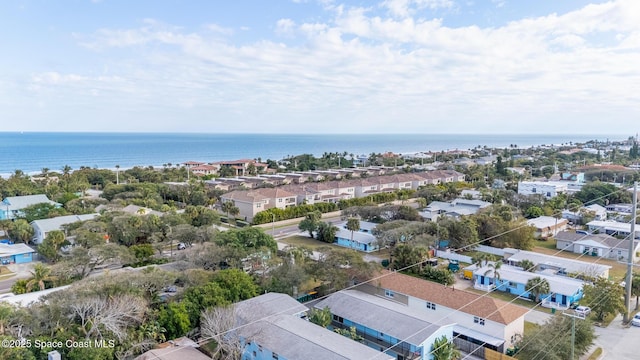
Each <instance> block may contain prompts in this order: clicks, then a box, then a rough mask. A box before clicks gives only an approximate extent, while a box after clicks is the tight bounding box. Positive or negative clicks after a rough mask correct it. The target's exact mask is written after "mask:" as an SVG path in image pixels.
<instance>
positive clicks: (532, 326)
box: [524, 321, 540, 336]
mask: <svg viewBox="0 0 640 360" xmlns="http://www.w3.org/2000/svg"><path fill="white" fill-rule="evenodd" d="M539 327H540V325H538V324H536V323H532V322H528V321H525V322H524V336H528V335H531V333H532V332H533V331H534V330H536V329H537V328H539Z"/></svg>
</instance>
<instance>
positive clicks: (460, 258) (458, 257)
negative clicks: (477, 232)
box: [436, 250, 473, 264]
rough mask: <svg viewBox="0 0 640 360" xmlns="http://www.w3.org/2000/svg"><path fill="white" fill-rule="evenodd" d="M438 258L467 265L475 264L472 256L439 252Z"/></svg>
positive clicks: (437, 253)
mask: <svg viewBox="0 0 640 360" xmlns="http://www.w3.org/2000/svg"><path fill="white" fill-rule="evenodd" d="M436 256H437V257H439V258H443V259H449V260H458V261H461V262H464V263H467V264H473V261H472V260H471V257H470V256H466V255H460V254H456V253H452V252H446V251H441V250H437V251H436Z"/></svg>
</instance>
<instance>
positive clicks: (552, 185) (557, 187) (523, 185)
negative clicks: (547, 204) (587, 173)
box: [518, 181, 569, 199]
mask: <svg viewBox="0 0 640 360" xmlns="http://www.w3.org/2000/svg"><path fill="white" fill-rule="evenodd" d="M568 190H569V188H568V186H567V184H566V183H560V182H551V181H520V182H518V194H521V195H527V196H528V195H542V196H544V197H545V199H551V198H554V197H556V196H558V195H559V194H563V193H566V192H568Z"/></svg>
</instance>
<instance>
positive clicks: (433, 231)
mask: <svg viewBox="0 0 640 360" xmlns="http://www.w3.org/2000/svg"><path fill="white" fill-rule="evenodd" d="M496 152H498V153H499V152H500V151H499V150H496ZM515 155H517V154H515V153H514V156H515ZM468 156H469V158H468V159H480V160H478V161H475V160H474V161H472V163H465V164H466V165H465V166H462V162H461V161H457V162H456V161H453V160H454V159H455V158H451V159H449V160H448V162H447V160H446V158H444V159H443V160H444V161H443V162H442V163H441V165H439V166H438V167H437V168H435V169H431V170H424V169H421V167H422V166H420V167H411V166H408V167H402V168H400V167H395V166H390V165H388V162H389V161H391V160H393V161H394V162H396V161H397V159H398V158H400V157H398V156H395V157H394V154H392V153H388V154H385V155H384V156H380V159H381V160H380V163H377V164H376V163H375V161H371V162H372V163H373V164H370V165H369V166H366V167H365V166H362V167H350V168H327V169H313V170H297V169H295V168H291V166H293V165H295V164H296V163H297V162H298V161H300V162H302V161H303V159H295V158H293V159H290V160H288V161H286V162H282V163H281V164H282V165H278V166H276V167H275V168H270V166H271V165H273V162H272V161H271V162H260V161H257V160H232V161H222V162H211V163H205V162H197V161H189V162H185V163H184V164H182V165H183V166H182V167H180V168H169V167H165V168H163V169H162V170H155V169H146V170H136V171H138V172H137V173H136V172H132V173H131V174H136V176H140V179H142V178H151V177H153V176H155V177H158V176H161V177H162V179H158V180H157V181H155V182H145V181H140V180H138V181H133V180H131V179H130V178H129V177H127V176H131V175H127V171H128V170H124V171H119V172H118V174H117V178H115V182H110V183H107V184H105V185H104V186H103V187H102V188H100V186H98V185H95V187H96V189H92V190H91V192H88V191H84V190H82V188H81V187H80V188H78V189H77V190H78V191H68V192H67V191H66V190H64V188H59V189H60V190H59V193H58V194H57V195H56V194H53V195H52V196H51V199H55V200H56V201H53V200H50V197H49V196H47V195H44V194H39V195H38V194H35V195H26V196H20V195H17V196H7V197H5V198H4V200H3V204H5V205H8V210H7V209H5V212H4V214H5V217H7V219H4V222H2V226H3V235H4V236H2V238H3V239H1V241H0V258H1V259H2V265H3V266H4V269H3V272H2V273H0V276H5V277H6V280H4V281H7V283H8V285H7V287H6V288H5V291H4V294H3V295H0V306H4V305H2V304H7V305H6V306H9V307H10V308H9V309H10V310H8V311H12V312H15V314H16V315H15V316H16V317H13V318H12V320H11V321H12V322H11V323H10V325H9V329H17V328H19V327H22V328H24V327H25V326H28V327H30V328H31V329H33V330H32V331H40V330H38V329H36V328H35V327H34V325H33V324H32V323H26V322H25V320H24V319H23V318H20V317H18V316H17V315H18V314H19V311H21V310H20V309H23V308H28V309H43V308H46V307H47V306H51V304H57V305H56V306H60V309H61V310H60V311H61V313H64V314H66V315H65V316H66V317H65V320H64V322H66V323H67V324H68V325H67V326H72V327H73V326H76V327H78V326H79V327H80V328H82V327H83V326H86V325H82V324H77V323H76V319H77V315H73V314H76V312H77V311H78V307H76V306H69V305H70V304H66V305H63V302H64V300H65V299H66V298H68V297H69V296H71V297H73V298H75V299H77V300H76V301H78V302H80V303H83V304H89V303H91V302H95V301H98V299H99V297H96V296H97V295H92V294H93V293H92V292H86V290H87V289H89V288H92V287H95V290H91V291H97V292H99V293H109V291H110V290H109V287H110V286H117V287H122V288H125V289H130V290H127V291H130V292H131V294H132V295H131V297H127V296H129V295H126V294H128V293H127V292H126V291H125V292H124V293H122V294H120V295H117V297H116V298H117V299H119V300H114V301H116V302H110V303H108V304H105V305H104V306H106V307H105V309H111V308H112V307H113V309H114V310H116V313H121V314H126V313H127V312H128V311H131V317H130V318H128V320H122V322H121V324H122V325H121V327H115V328H113V329H112V330H109V331H111V332H110V334H114V336H115V334H119V335H118V336H121V337H122V339H125V338H126V339H128V340H119V342H118V344H119V345H118V346H117V347H116V348H117V349H119V350H118V351H122V352H123V353H126V355H125V357H126V358H136V359H155V358H158V359H172V358H174V357H175V356H179V357H182V358H186V357H189V358H198V357H200V355H204V356H205V357H206V358H210V357H211V356H213V357H214V358H223V357H224V356H227V355H229V356H231V355H230V354H235V355H233V356H234V357H237V358H242V359H276V358H278V359H307V358H309V357H314V356H316V357H317V356H320V357H321V358H327V359H333V358H335V359H356V358H361V357H363V356H365V357H366V358H385V359H439V356H440V355H438V354H439V353H440V351H441V349H442V351H444V350H445V349H446V350H447V351H453V352H454V353H459V354H461V356H464V357H468V358H471V359H476V358H477V359H483V358H487V359H493V358H495V356H504V357H505V359H507V358H509V356H515V358H516V359H528V358H527V357H526V355H522V354H526V351H525V350H523V348H525V349H526V344H527V342H528V341H529V340H528V339H530V337H531V333H530V331H532V330H530V329H531V328H532V327H534V328H535V329H543V328H544V327H545V326H547V324H548V323H549V322H552V321H560V320H557V319H558V318H557V316H558V315H559V314H561V313H565V314H574V313H575V310H574V308H576V307H578V306H581V308H582V307H585V306H586V307H588V308H589V309H590V310H589V311H591V312H592V314H591V315H588V317H589V318H590V319H591V320H590V321H593V322H597V323H601V322H604V321H606V319H607V318H608V317H611V316H613V317H614V318H615V316H616V315H618V314H620V313H623V310H624V308H623V307H620V308H619V309H618V310H616V311H614V312H613V313H610V312H609V313H607V312H606V311H607V310H601V309H600V308H599V307H598V304H597V300H595V299H596V298H595V296H597V295H594V294H596V293H595V292H596V291H606V292H609V293H612V294H617V293H619V294H620V296H617V295H616V296H614V299H618V300H622V299H623V296H622V294H623V287H622V286H620V284H621V283H625V281H626V279H625V277H624V275H625V273H624V270H623V268H624V264H623V263H624V262H628V261H631V262H632V263H636V262H637V261H638V260H639V259H638V254H640V249H639V246H640V241H639V240H638V237H636V238H635V239H630V238H631V224H630V223H629V222H625V219H627V218H629V217H631V216H632V214H633V209H632V207H631V208H630V207H629V204H630V200H631V198H632V196H631V195H632V193H631V192H630V191H629V190H628V187H625V186H622V185H621V184H620V185H619V184H615V183H611V182H606V183H603V182H601V181H599V180H589V176H588V175H587V174H588V171H587V172H586V173H585V172H576V171H557V172H552V173H550V176H549V179H555V180H549V181H546V180H545V179H539V180H535V181H534V180H531V181H529V182H528V183H527V182H526V180H525V177H526V176H531V174H535V172H533V171H529V172H526V173H518V172H512V171H511V172H506V170H505V172H504V173H502V174H501V173H499V172H498V170H499V169H498V162H497V157H492V156H489V155H486V154H485V152H484V151H482V152H478V153H477V154H475V155H474V153H473V152H472V153H469V154H468ZM473 156H476V158H474V157H473ZM501 158H502V156H501ZM402 159H403V161H405V158H402ZM409 159H410V158H409ZM415 160H416V161H420V162H423V161H424V159H423V158H420V157H417V158H415ZM345 161H346V160H345ZM385 161H386V162H385ZM407 161H408V160H407ZM527 161H529V160H527ZM276 164H278V163H276ZM287 164H288V165H287ZM363 165H364V164H363ZM209 167H210V168H209ZM477 167H481V168H480V170H482V171H481V172H476V171H477V170H478V169H477ZM268 169H270V170H269V171H267V170H268ZM554 170H555V169H554ZM97 171H99V170H94V169H82V170H78V171H77V172H70V173H69V175H68V176H67V177H65V176H58V177H57V178H58V180H57V181H58V182H60V184H62V185H63V186H66V185H65V181H68V182H70V183H71V181H72V179H73V178H72V177H78V179H80V180H74V181H88V180H86V179H89V177H88V176H89V174H91V173H92V172H97ZM100 171H101V170H100ZM545 171H547V170H545ZM487 173H488V174H492V177H493V179H492V178H484V176H486V175H481V174H487ZM106 174H107V173H106V172H105V175H106ZM540 175H542V172H541V173H540ZM111 176H113V174H112V173H111ZM38 179H40V177H38ZM82 179H85V180H82ZM120 179H123V180H122V183H118V182H120ZM124 179H126V180H124ZM493 180H496V181H498V180H500V181H503V186H502V185H501V186H497V187H496V186H495V184H496V181H493ZM3 181H5V180H3ZM11 181H13V182H17V181H20V184H21V186H24V187H32V188H33V189H38V186H40V185H38V184H40V183H35V182H33V181H32V180H31V179H30V178H29V177H28V176H25V177H23V178H21V179H20V180H18V179H12V180H11ZM37 181H42V180H37ZM112 181H113V179H112ZM536 181H538V182H537V183H536ZM550 181H555V182H556V184H555V185H553V186H556V188H555V190H554V191H551V190H549V191H548V193H547V191H546V190H545V191H544V192H545V193H541V191H542V190H543V189H545V186H549V185H550V184H549V182H550ZM533 183H535V184H536V185H535V189H534V188H533V187H531V186H532V185H531V184H533ZM3 184H4V183H2V182H0V189H1V185H3ZM559 184H560V185H562V184H564V185H566V188H562V189H561V186H560V185H559ZM568 184H573V185H568ZM577 184H579V186H578V185H577ZM564 185H562V186H564ZM514 186H517V187H518V189H516V188H514ZM520 186H521V187H522V191H520V188H519V187H520ZM67 188H69V189H71V184H69V185H68V186H67ZM592 189H597V191H598V193H602V192H603V191H609V192H610V194H611V195H608V196H610V197H611V199H614V200H612V201H619V202H617V203H607V204H606V206H605V205H601V204H604V202H601V203H600V202H597V201H599V200H600V199H599V198H598V197H597V196H594V195H593V193H596V191H595V190H594V191H593V193H592ZM614 195H615V198H614V197H613V196H614ZM58 201H60V202H58ZM625 217H627V218H625ZM27 220H29V221H27ZM639 231H640V230H636V233H637V234H638V235H639V236H640V232H639ZM630 242H631V243H632V245H630ZM630 246H632V248H631V249H632V250H631V254H632V255H631V257H629V249H630ZM5 271H6V275H3V274H4V273H5ZM634 279H635V278H634ZM639 279H640V277H639ZM639 281H640V280H639ZM141 286H142V287H141ZM103 287H104V288H103ZM601 288H602V289H606V290H601ZM136 289H137V290H136ZM140 289H146V290H144V291H142V292H140ZM67 294H71V295H67ZM203 294H206V295H203ZM634 294H635V293H634ZM118 301H121V303H119V302H118ZM118 304H119V305H118ZM124 304H128V305H126V306H125V305H124ZM116 305H117V306H116ZM87 306H88V305H87ZM612 306H614V307H615V306H618V305H612ZM144 308H147V309H149V310H148V311H151V312H144V311H142V309H144ZM38 311H41V310H38ZM105 311H107V310H105ZM91 316H93V315H91ZM114 316H115V315H114ZM585 316H586V315H585ZM178 319H182V320H178ZM59 321H63V320H59ZM94 321H102V320H99V318H97V317H96V318H95V320H94ZM609 321H611V320H609ZM613 321H618V320H613ZM619 321H620V322H622V320H619ZM143 324H144V327H142V326H143ZM12 326H13V327H12ZM156 326H157V330H155V332H153V334H151V333H149V334H147V333H144V334H143V333H142V332H141V331H150V330H149V329H151V328H153V329H156V328H155V327H156ZM220 326H223V327H220ZM590 326H591V325H590ZM149 327H151V328H149ZM84 329H85V330H84V331H87V332H88V333H90V331H89V330H88V329H87V328H86V327H85V328H84ZM605 330H606V329H605ZM605 330H603V331H605ZM629 330H633V329H629ZM10 331H13V330H10ZM589 331H595V330H593V327H591V330H589ZM220 334H227V335H225V336H223V337H220ZM90 336H91V335H90ZM138 338H141V339H144V341H143V343H144V344H145V345H140V346H139V347H138V345H136V346H131V344H132V342H135V341H137V340H135V339H138ZM143 343H140V344H143ZM600 345H601V346H602V344H600ZM591 346H592V343H591V342H589V344H586V345H585V347H584V348H582V350H581V353H583V354H586V353H587V351H588V349H590V347H591ZM51 350H52V352H55V351H57V352H58V353H59V354H66V355H73V352H72V351H71V350H70V349H51ZM114 351H115V348H114ZM111 354H112V355H113V356H115V352H114V353H111ZM225 354H226V355H225ZM54 355H55V354H54Z"/></svg>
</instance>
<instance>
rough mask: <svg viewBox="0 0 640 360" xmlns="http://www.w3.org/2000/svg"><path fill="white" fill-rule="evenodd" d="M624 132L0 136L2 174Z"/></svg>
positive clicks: (534, 141)
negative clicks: (557, 133)
mask: <svg viewBox="0 0 640 360" xmlns="http://www.w3.org/2000/svg"><path fill="white" fill-rule="evenodd" d="M625 138H626V136H623V135H551V134H549V135H546V134H545V135H541V134H537V135H521V134H520V135H471V134H462V135H458V134H386V135H385V134H375V135H374V134H362V135H353V134H349V135H345V134H339V135H337V134H336V135H328V134H322V135H309V134H192V133H39V132H25V133H20V132H13V133H8V132H5V133H0V176H3V177H6V176H8V175H9V174H11V173H13V172H14V171H15V170H17V169H19V170H22V171H24V172H25V173H29V174H33V173H38V172H40V171H41V170H42V169H43V168H49V169H50V170H55V171H60V170H61V169H62V168H63V167H64V166H65V165H69V166H71V168H72V169H77V168H79V167H80V166H88V167H92V168H93V167H97V168H108V169H114V168H115V166H116V165H119V166H120V167H121V168H130V167H133V166H138V165H139V166H155V167H161V166H162V165H163V164H168V163H171V164H174V165H175V164H179V163H183V162H185V161H189V160H193V161H202V162H212V161H220V160H234V159H242V158H252V159H253V158H261V159H262V160H266V159H272V160H279V159H282V158H284V157H286V156H288V155H299V154H313V155H315V156H319V155H322V154H323V153H324V152H343V151H346V152H347V153H349V154H354V155H360V154H370V153H372V152H376V153H382V152H386V151H393V152H395V153H415V152H420V151H442V150H454V149H471V148H474V147H476V146H478V145H481V146H485V145H486V146H489V147H509V146H510V145H511V144H516V145H518V147H520V148H526V147H530V146H536V145H543V144H546V145H549V144H562V143H569V142H570V141H571V142H586V141H588V140H596V139H597V140H601V141H606V140H607V139H610V140H623V139H625Z"/></svg>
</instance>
